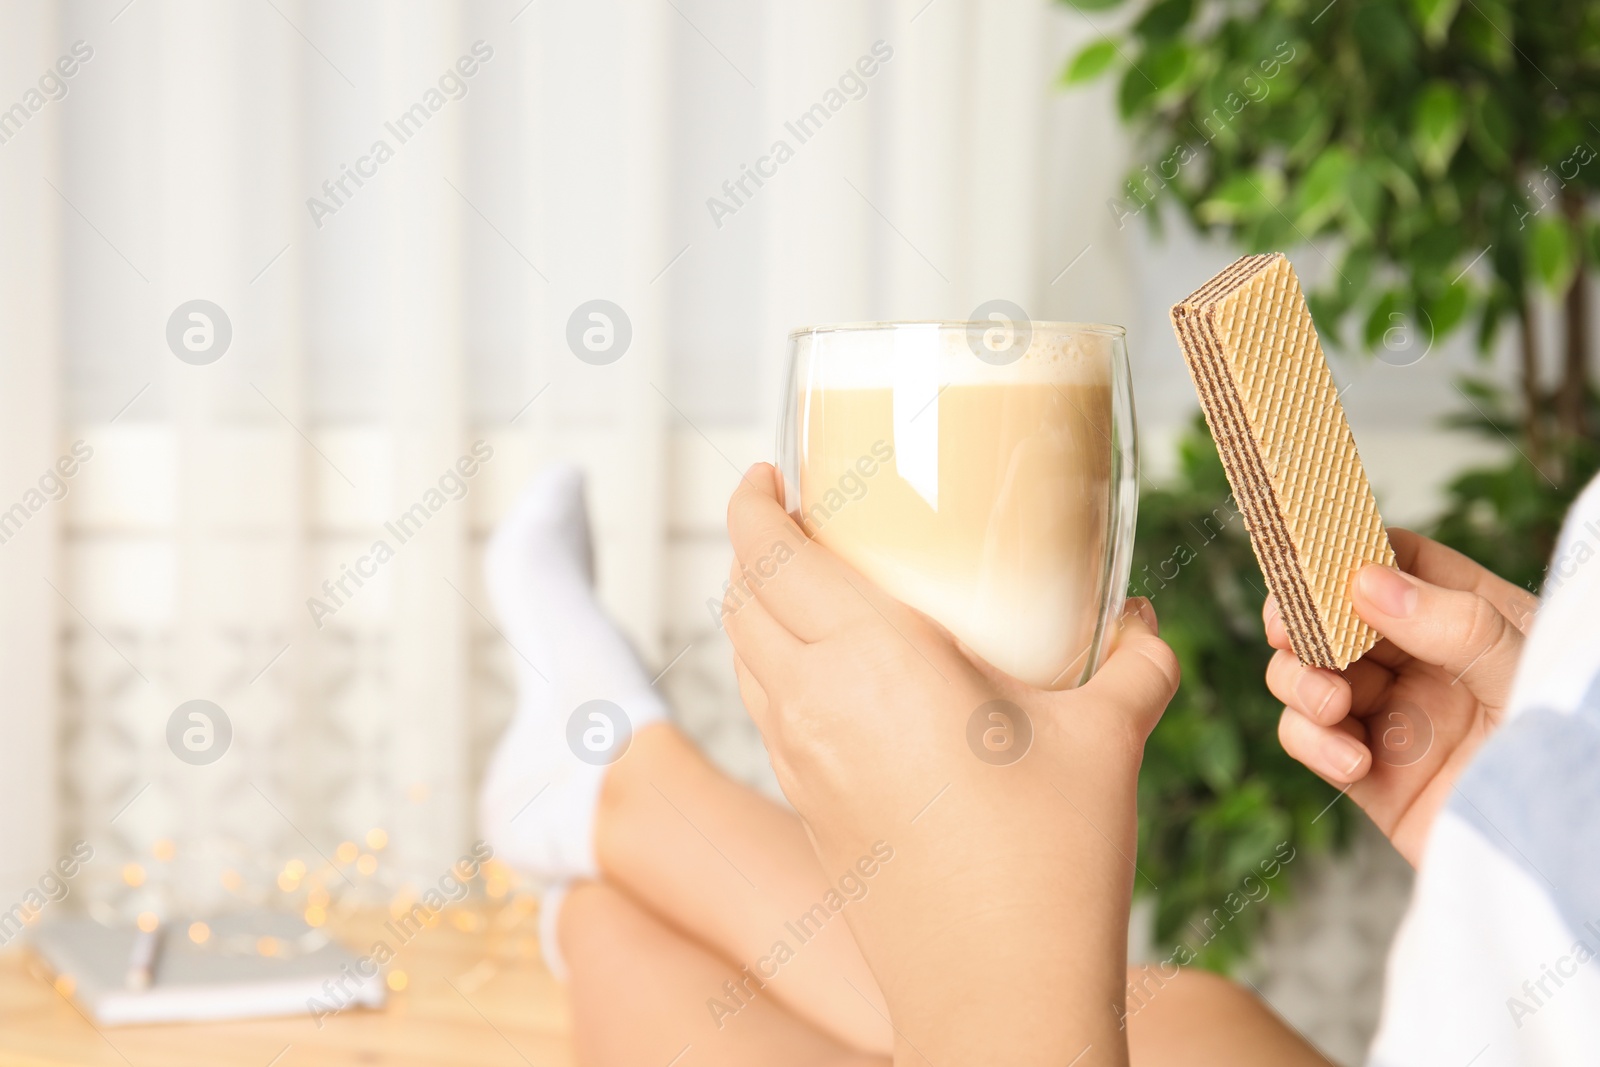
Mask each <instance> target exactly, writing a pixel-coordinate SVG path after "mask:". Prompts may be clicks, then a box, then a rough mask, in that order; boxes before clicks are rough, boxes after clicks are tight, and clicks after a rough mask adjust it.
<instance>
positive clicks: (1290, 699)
mask: <svg viewBox="0 0 1600 1067" xmlns="http://www.w3.org/2000/svg"><path fill="white" fill-rule="evenodd" d="M1267 688H1268V689H1269V690H1271V691H1272V695H1273V696H1275V697H1277V698H1278V699H1279V700H1281V701H1283V702H1284V703H1285V704H1287V705H1289V706H1290V707H1292V708H1294V709H1295V710H1296V711H1299V712H1300V713H1301V714H1303V715H1305V716H1306V717H1307V718H1309V719H1310V720H1311V721H1312V722H1316V723H1320V724H1321V725H1323V726H1332V725H1333V724H1334V723H1336V722H1338V721H1339V720H1340V719H1342V718H1344V717H1345V716H1346V715H1348V714H1349V713H1350V708H1351V707H1352V694H1351V691H1350V683H1349V682H1347V681H1346V680H1345V679H1344V677H1343V676H1342V675H1340V674H1339V672H1338V671H1330V670H1324V669H1322V668H1321V667H1305V666H1302V665H1301V663H1300V661H1299V660H1298V659H1296V658H1295V654H1294V653H1293V652H1286V651H1281V650H1280V651H1279V652H1278V653H1276V654H1275V655H1274V656H1273V657H1272V662H1270V663H1268V664H1267Z"/></svg>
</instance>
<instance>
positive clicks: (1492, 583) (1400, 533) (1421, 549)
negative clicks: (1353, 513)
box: [1389, 526, 1539, 633]
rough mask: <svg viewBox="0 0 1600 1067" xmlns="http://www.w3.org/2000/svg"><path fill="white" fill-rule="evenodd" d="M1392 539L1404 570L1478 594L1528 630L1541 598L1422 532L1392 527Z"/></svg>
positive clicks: (1391, 541)
mask: <svg viewBox="0 0 1600 1067" xmlns="http://www.w3.org/2000/svg"><path fill="white" fill-rule="evenodd" d="M1389 541H1390V543H1391V544H1393V545H1394V555H1395V560H1396V562H1398V563H1399V565H1400V569H1401V570H1403V571H1405V572H1406V573H1407V574H1414V575H1416V576H1417V577H1418V578H1421V579H1422V580H1423V581H1425V582H1430V583H1432V584H1433V585H1438V586H1443V587H1444V588H1446V589H1456V590H1460V591H1461V592H1464V593H1477V594H1478V595H1479V596H1481V597H1483V598H1484V599H1485V600H1487V601H1488V602H1489V603H1491V604H1493V605H1494V608H1495V610H1496V611H1498V612H1499V613H1500V614H1502V615H1504V616H1505V617H1506V618H1507V619H1508V620H1509V621H1510V622H1511V624H1512V625H1513V626H1515V627H1516V628H1517V629H1518V630H1519V631H1521V632H1523V633H1526V632H1527V630H1528V627H1529V626H1530V625H1531V624H1532V622H1533V616H1534V613H1535V612H1537V611H1538V609H1539V598H1538V597H1536V596H1534V595H1533V594H1532V593H1530V592H1528V591H1527V590H1526V589H1523V588H1522V587H1521V586H1517V585H1513V584H1511V583H1510V582H1508V581H1506V580H1505V579H1504V578H1501V577H1500V576H1499V575H1498V574H1495V573H1494V572H1493V571H1491V570H1489V569H1488V568H1487V567H1484V566H1483V565H1481V564H1479V563H1477V562H1475V561H1474V560H1472V559H1471V558H1469V557H1467V556H1464V555H1462V554H1461V553H1460V552H1457V551H1456V550H1455V549H1453V548H1446V547H1445V546H1444V545H1441V544H1440V543H1439V542H1437V541H1434V540H1432V539H1430V538H1427V537H1423V536H1422V535H1421V534H1419V533H1413V532H1412V531H1410V530H1404V529H1401V528H1400V527H1398V526H1396V527H1391V528H1390V530H1389Z"/></svg>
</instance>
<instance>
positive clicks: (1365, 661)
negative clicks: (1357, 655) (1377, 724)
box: [1339, 656, 1395, 717]
mask: <svg viewBox="0 0 1600 1067" xmlns="http://www.w3.org/2000/svg"><path fill="white" fill-rule="evenodd" d="M1339 673H1340V674H1342V675H1344V680H1345V681H1346V682H1348V683H1349V685H1350V714H1351V715H1355V716H1357V717H1360V716H1363V715H1370V714H1372V712H1373V711H1374V710H1375V709H1376V708H1378V707H1380V706H1381V705H1382V704H1383V702H1384V701H1386V700H1387V699H1388V698H1389V690H1390V689H1392V688H1394V679H1395V674H1394V672H1393V671H1391V670H1390V669H1389V668H1388V667H1385V666H1383V665H1382V664H1380V663H1377V662H1375V661H1374V660H1372V659H1371V658H1370V657H1367V656H1363V657H1362V658H1361V659H1358V660H1356V661H1355V662H1354V663H1352V664H1350V666H1348V667H1346V668H1345V669H1344V670H1342V671H1340V672H1339Z"/></svg>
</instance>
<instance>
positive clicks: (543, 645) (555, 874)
mask: <svg viewBox="0 0 1600 1067" xmlns="http://www.w3.org/2000/svg"><path fill="white" fill-rule="evenodd" d="M484 575H485V578H486V581H487V585H488V589H489V596H490V599H491V600H492V601H493V603H494V607H495V612H496V614H497V615H498V616H499V620H500V626H501V630H502V632H503V633H504V635H505V637H506V640H507V641H508V642H509V643H510V644H511V646H512V662H513V663H514V664H515V665H516V671H517V712H516V716H515V718H514V719H513V720H512V722H511V725H510V726H509V727H507V729H506V732H505V734H504V736H502V737H501V739H500V744H499V747H498V748H497V749H496V750H495V754H494V758H493V759H492V760H490V763H489V770H488V774H487V775H486V776H485V779H484V786H483V794H482V798H481V801H480V806H479V808H480V816H481V819H482V823H483V829H484V833H485V835H486V836H487V837H488V839H489V842H490V844H492V845H493V846H494V848H495V852H496V854H497V855H499V856H500V857H501V858H502V859H504V860H505V861H506V862H507V863H509V864H510V865H511V866H513V867H516V868H519V869H521V870H523V871H526V872H528V873H530V874H533V875H534V876H536V877H538V878H540V879H541V880H543V881H544V882H546V883H547V884H548V883H553V882H560V881H565V880H568V879H573V878H594V877H596V876H597V874H598V872H597V869H596V863H595V854H594V820H595V807H596V804H597V803H598V801H599V798H600V783H601V782H602V780H603V779H604V778H605V772H606V770H607V769H608V767H609V766H610V764H611V763H612V762H615V760H616V759H617V758H618V757H620V756H621V755H622V754H623V753H624V752H625V751H626V746H627V744H628V743H629V742H630V741H631V739H632V735H633V734H634V733H635V732H637V731H638V730H639V729H641V728H642V727H644V726H645V725H646V724H647V723H650V722H654V721H656V720H657V719H661V718H665V717H666V713H667V711H666V706H665V705H664V704H663V703H662V701H661V698H660V697H659V696H657V694H656V691H655V690H654V689H653V688H651V685H650V678H649V676H648V675H647V674H646V673H645V671H644V667H643V666H642V665H641V664H640V662H639V658H638V656H636V655H635V654H634V651H633V649H632V648H631V647H630V646H629V644H628V641H627V639H626V638H624V637H623V636H622V634H621V633H620V632H619V631H618V630H617V628H616V627H615V626H614V625H612V623H611V621H610V620H609V619H608V618H606V615H605V613H604V611H603V610H602V609H601V607H600V604H599V602H598V601H597V600H596V599H595V593H594V556H593V548H592V546H591V545H590V539H589V519H588V515H587V514H586V512H585V510H584V503H583V475H582V473H580V472H579V471H578V469H577V468H576V467H573V466H571V465H567V464H562V465H559V466H556V467H552V468H550V469H548V470H546V471H544V472H543V473H541V474H540V475H538V476H537V477H535V478H534V479H533V481H532V482H530V483H529V485H528V487H527V488H526V489H524V490H523V493H522V496H521V497H520V498H518V500H517V502H516V504H514V505H513V506H512V508H511V511H510V513H509V514H508V515H507V516H506V517H505V519H503V520H502V521H501V523H500V525H499V527H498V528H497V529H496V530H495V533H494V536H493V537H492V538H491V539H490V541H489V546H488V550H487V552H486V553H485V558H484ZM596 701H598V702H601V703H591V702H596ZM580 707H583V708H584V710H583V713H582V714H581V715H577V716H576V717H575V715H574V713H575V712H577V711H578V709H579V708H580ZM574 718H576V722H574V721H573V720H574Z"/></svg>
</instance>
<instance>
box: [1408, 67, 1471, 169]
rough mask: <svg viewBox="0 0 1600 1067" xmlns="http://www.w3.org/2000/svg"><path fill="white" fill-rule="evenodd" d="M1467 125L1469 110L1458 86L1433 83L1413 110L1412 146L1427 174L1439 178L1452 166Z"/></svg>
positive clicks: (1446, 83) (1418, 99)
mask: <svg viewBox="0 0 1600 1067" xmlns="http://www.w3.org/2000/svg"><path fill="white" fill-rule="evenodd" d="M1466 124H1467V116H1466V109H1465V108H1464V107H1463V106H1462V103H1461V94H1460V93H1459V92H1457V91H1456V88H1455V86H1453V85H1451V84H1450V83H1448V82H1442V81H1435V82H1431V83H1429V85H1428V87H1427V88H1426V89H1424V90H1423V91H1422V95H1421V96H1420V97H1418V98H1417V103H1416V107H1415V108H1414V109H1413V110H1412V113H1411V149H1412V151H1413V152H1415V153H1416V154H1417V162H1419V163H1421V164H1422V169H1423V172H1424V173H1426V174H1430V175H1432V176H1433V177H1435V178H1437V177H1439V176H1440V175H1442V174H1443V173H1444V172H1445V171H1446V170H1448V169H1449V167H1450V160H1451V158H1452V157H1454V156H1455V154H1456V149H1457V148H1458V147H1460V145H1461V136H1462V134H1463V133H1464V132H1465V131H1466Z"/></svg>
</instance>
